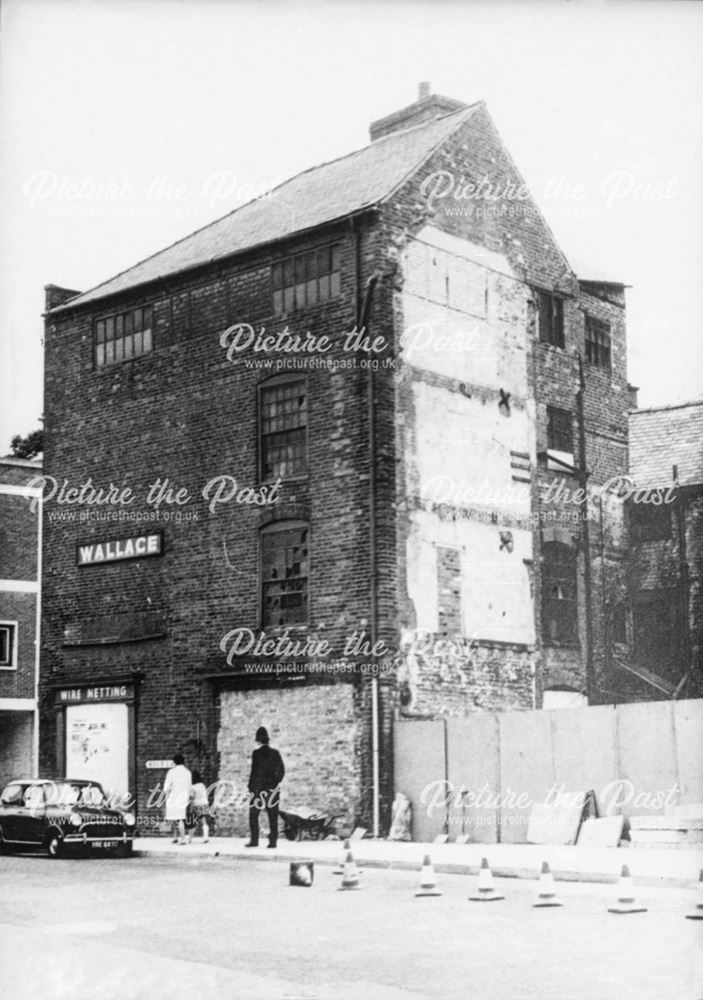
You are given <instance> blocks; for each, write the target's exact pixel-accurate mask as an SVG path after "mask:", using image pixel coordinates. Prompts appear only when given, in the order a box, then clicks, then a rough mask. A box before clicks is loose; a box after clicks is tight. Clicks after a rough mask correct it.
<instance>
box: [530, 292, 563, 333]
mask: <svg viewBox="0 0 703 1000" xmlns="http://www.w3.org/2000/svg"><path fill="white" fill-rule="evenodd" d="M536 295H537V308H538V310H539V339H540V340H541V341H542V342H543V343H545V344H552V345H553V346H554V347H563V346H564V301H563V299H560V298H559V297H558V296H556V295H552V294H551V293H550V292H536Z"/></svg>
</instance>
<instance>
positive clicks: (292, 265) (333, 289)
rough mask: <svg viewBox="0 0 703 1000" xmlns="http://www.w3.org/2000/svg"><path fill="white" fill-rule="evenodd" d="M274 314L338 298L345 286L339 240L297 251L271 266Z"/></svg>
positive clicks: (306, 307) (305, 307) (280, 314)
mask: <svg viewBox="0 0 703 1000" xmlns="http://www.w3.org/2000/svg"><path fill="white" fill-rule="evenodd" d="M271 284H272V286H273V313H274V316H283V315H284V314H285V313H289V312H292V311H293V310H294V309H308V308H310V307H311V306H316V305H317V304H318V303H320V302H327V301H329V299H336V298H337V297H338V296H339V293H340V288H341V273H340V265H339V244H338V243H334V244H332V245H330V246H326V247H318V248H317V250H308V251H307V252H306V253H301V254H296V256H295V257H286V259H285V260H280V261H277V262H276V263H275V264H273V265H272V268H271Z"/></svg>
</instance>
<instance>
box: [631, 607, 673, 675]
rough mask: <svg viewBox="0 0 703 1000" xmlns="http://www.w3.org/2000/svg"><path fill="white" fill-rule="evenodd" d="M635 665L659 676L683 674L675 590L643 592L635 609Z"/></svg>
mask: <svg viewBox="0 0 703 1000" xmlns="http://www.w3.org/2000/svg"><path fill="white" fill-rule="evenodd" d="M632 628H633V633H634V645H635V662H636V663H637V664H639V665H640V666H643V667H646V668H647V669H650V670H652V671H654V673H656V674H658V675H659V676H660V677H665V678H668V679H670V680H674V681H676V680H678V678H679V677H680V675H681V674H682V673H683V657H682V643H681V636H682V628H681V615H680V608H679V594H678V591H677V590H675V589H673V588H672V589H663V590H640V591H639V592H638V593H637V594H635V595H634V601H633V608H632Z"/></svg>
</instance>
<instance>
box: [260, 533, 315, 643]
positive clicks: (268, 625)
mask: <svg viewBox="0 0 703 1000" xmlns="http://www.w3.org/2000/svg"><path fill="white" fill-rule="evenodd" d="M296 529H297V530H305V531H306V532H307V537H306V543H307V574H306V575H305V576H304V577H301V579H304V581H305V587H304V589H303V593H304V595H305V601H304V606H305V617H304V620H302V621H293V622H291V621H288V622H284V623H283V624H275V623H273V622H268V621H267V619H266V584H267V582H268V583H271V582H272V581H267V580H266V579H265V578H264V539H265V538H266V537H271V536H274V535H283V534H285V533H286V532H290V531H294V530H296ZM311 576H312V574H311V545H310V523H309V521H305V520H301V519H299V518H286V519H285V520H281V521H272V522H271V523H269V524H266V525H264V526H263V527H262V528H260V530H259V616H258V617H259V623H260V626H261V629H262V631H264V632H267V631H268V632H272V631H277V630H279V629H296V628H308V627H309V625H310V589H311V588H310V581H311Z"/></svg>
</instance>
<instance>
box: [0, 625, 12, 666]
mask: <svg viewBox="0 0 703 1000" xmlns="http://www.w3.org/2000/svg"><path fill="white" fill-rule="evenodd" d="M14 660H15V626H14V625H10V624H6V625H0V667H14V665H15V662H14Z"/></svg>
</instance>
